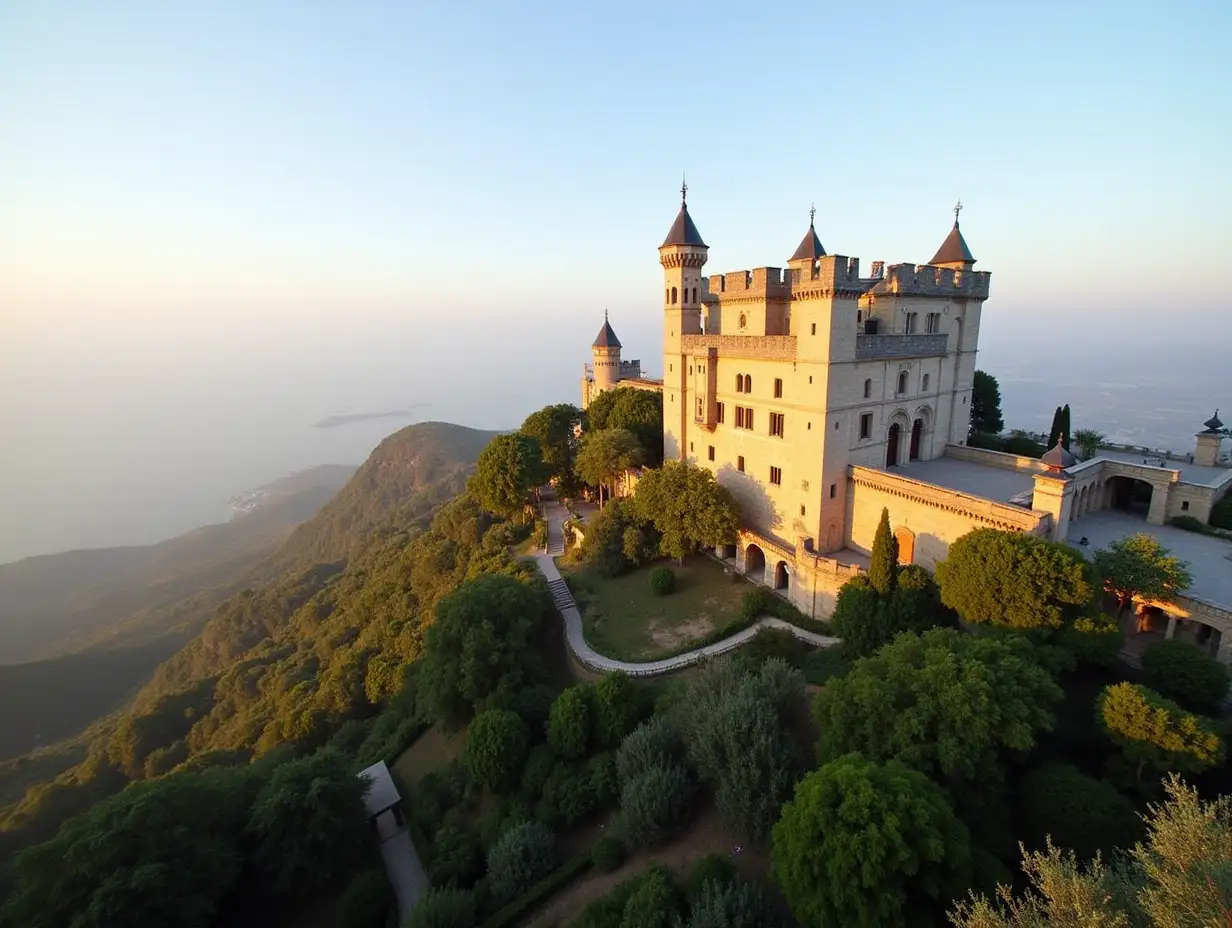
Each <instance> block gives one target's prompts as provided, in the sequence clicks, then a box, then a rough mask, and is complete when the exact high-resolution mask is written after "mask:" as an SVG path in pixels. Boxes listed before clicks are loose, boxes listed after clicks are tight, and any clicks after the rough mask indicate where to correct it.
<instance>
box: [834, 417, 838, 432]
mask: <svg viewBox="0 0 1232 928" xmlns="http://www.w3.org/2000/svg"><path fill="white" fill-rule="evenodd" d="M834 431H836V432H837V431H838V420H837V419H835V420H834Z"/></svg>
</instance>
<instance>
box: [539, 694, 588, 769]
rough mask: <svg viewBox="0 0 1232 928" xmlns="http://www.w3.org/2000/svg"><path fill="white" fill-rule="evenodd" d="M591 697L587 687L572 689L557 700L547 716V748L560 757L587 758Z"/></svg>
mask: <svg viewBox="0 0 1232 928" xmlns="http://www.w3.org/2000/svg"><path fill="white" fill-rule="evenodd" d="M590 704H591V696H590V688H589V687H586V686H571V687H569V688H568V689H566V690H565V691H564V692H563V693H561V694H560V695H559V696H557V697H556V701H555V702H553V703H552V711H551V714H550V715H549V716H548V744H550V745H551V746H552V750H554V751H555V752H556V753H557V754H559V755H560V756H561V757H566V758H570V759H577V758H579V757H584V756H585V755H586V749H587V747H588V745H589V743H590V734H591V706H590Z"/></svg>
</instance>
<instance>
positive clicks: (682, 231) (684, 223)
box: [659, 174, 707, 248]
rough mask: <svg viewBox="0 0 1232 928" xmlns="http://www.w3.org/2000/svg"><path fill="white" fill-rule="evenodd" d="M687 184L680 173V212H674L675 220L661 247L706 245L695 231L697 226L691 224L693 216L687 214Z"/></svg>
mask: <svg viewBox="0 0 1232 928" xmlns="http://www.w3.org/2000/svg"><path fill="white" fill-rule="evenodd" d="M688 194H689V185H688V184H687V183H686V182H685V177H684V174H681V175H680V212H679V213H677V214H676V221H675V222H673V223H672V227H671V229H669V230H668V232H667V238H665V239H664V240H663V245H660V246H659V247H660V248H662V247H664V246H666V245H699V246H701V247H702V248H705V247H707V246H706V243H705V242H703V241H702V234H701V233H700V232H698V231H697V226H695V225H694V224H693V217H692V216H690V215H689V204H688V199H687V198H688Z"/></svg>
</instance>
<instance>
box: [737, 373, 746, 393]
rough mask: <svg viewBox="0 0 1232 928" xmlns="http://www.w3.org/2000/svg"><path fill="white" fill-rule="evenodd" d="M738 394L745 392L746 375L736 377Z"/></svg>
mask: <svg viewBox="0 0 1232 928" xmlns="http://www.w3.org/2000/svg"><path fill="white" fill-rule="evenodd" d="M736 392H737V393H743V392H744V374H737V375H736Z"/></svg>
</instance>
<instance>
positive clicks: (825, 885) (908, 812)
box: [772, 754, 971, 928]
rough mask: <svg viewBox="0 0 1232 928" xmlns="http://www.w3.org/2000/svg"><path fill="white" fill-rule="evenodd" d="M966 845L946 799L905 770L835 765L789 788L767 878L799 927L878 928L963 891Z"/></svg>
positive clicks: (854, 757)
mask: <svg viewBox="0 0 1232 928" xmlns="http://www.w3.org/2000/svg"><path fill="white" fill-rule="evenodd" d="M970 854H971V852H970V839H969V837H968V835H967V829H966V827H965V826H964V825H963V824H962V823H961V822H960V821H959V820H958V819H957V818H956V817H955V815H954V812H953V810H952V809H951V808H950V806H949V803H948V802H947V801H946V796H945V793H944V792H943V791H942V790H941V789H940V788H939V787H938V786H937V785H936V784H934V783H933V782H932V781H930V780H929V779H928V778H927V777H926V776H924V775H923V774H921V773H919V772H918V771H916V770H913V769H911V768H910V767H908V766H907V765H906V764H903V763H900V762H898V761H894V760H890V761H885V762H883V763H877V762H874V761H870V760H866V759H865V758H863V757H861V756H860V755H858V754H847V755H844V756H842V757H839V758H836V759H835V760H832V761H830V762H829V763H827V764H825V765H824V766H823V767H821V769H820V770H817V771H815V772H814V773H811V774H809V775H808V776H807V777H805V778H804V780H803V781H802V782H801V783H800V784H799V786H797V787H796V793H795V797H794V798H793V799H792V800H791V801H790V802H789V803H787V805H785V806H784V807H783V814H782V818H780V819H779V822H778V824H776V825H775V826H774V850H773V855H772V860H773V869H774V878H775V880H776V882H777V883H778V885H779V887H780V888H781V889H782V891H783V895H784V897H785V898H786V899H787V902H788V904H789V905H790V906H791V909H792V911H793V912H794V913H795V915H796V918H797V919H798V920H799V922H800V924H802V925H815V926H817V928H829V926H834V928H848V926H862V928H882V926H895V925H907V924H910V923H913V922H914V920H915V919H918V918H920V917H921V914H922V913H923V912H927V911H928V910H929V909H933V910H934V911H941V910H943V909H944V907H945V906H946V905H947V904H948V903H949V901H950V900H951V899H953V898H955V897H957V896H959V895H961V894H962V892H963V891H964V890H965V889H966V887H967V885H968V882H969V878H970V875H971V856H970Z"/></svg>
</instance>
